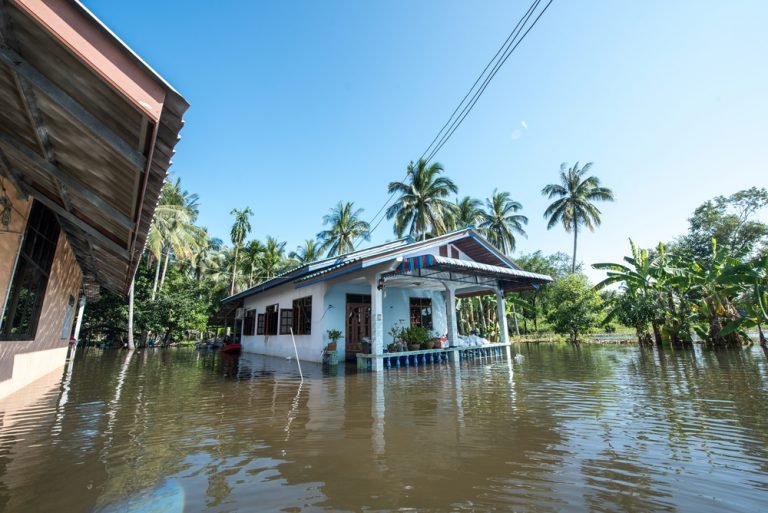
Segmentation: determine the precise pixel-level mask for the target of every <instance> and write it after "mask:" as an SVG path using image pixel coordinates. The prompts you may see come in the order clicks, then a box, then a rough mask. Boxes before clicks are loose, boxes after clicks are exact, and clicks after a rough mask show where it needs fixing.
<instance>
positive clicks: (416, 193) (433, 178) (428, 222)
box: [386, 160, 458, 239]
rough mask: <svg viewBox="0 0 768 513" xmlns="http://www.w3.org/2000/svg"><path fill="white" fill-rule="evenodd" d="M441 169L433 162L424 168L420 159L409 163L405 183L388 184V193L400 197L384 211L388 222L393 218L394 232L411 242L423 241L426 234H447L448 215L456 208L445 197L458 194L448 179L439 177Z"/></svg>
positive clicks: (441, 167)
mask: <svg viewBox="0 0 768 513" xmlns="http://www.w3.org/2000/svg"><path fill="white" fill-rule="evenodd" d="M442 173H443V166H442V165H440V164H439V163H437V162H435V163H434V164H432V165H427V162H426V161H424V160H419V161H418V162H417V163H416V164H415V165H414V163H413V162H411V163H410V164H408V171H407V176H406V179H405V181H404V182H390V184H389V187H388V188H387V192H389V193H390V194H399V195H400V197H399V198H398V199H397V200H396V201H395V202H394V203H393V204H392V205H391V206H390V207H389V208H387V211H386V215H387V219H392V218H394V219H395V233H396V234H397V236H398V237H402V236H403V235H405V234H406V233H407V234H408V236H410V237H411V238H413V239H425V238H426V237H427V235H428V234H431V235H433V236H434V235H440V234H442V233H445V232H446V231H447V228H446V223H445V219H446V217H447V215H446V214H447V213H453V212H454V210H455V205H454V204H453V203H451V202H450V201H448V200H447V199H446V198H447V197H448V196H449V195H450V194H451V193H453V194H456V193H457V192H458V187H456V184H455V183H453V181H452V180H451V179H450V178H447V177H445V176H440V175H441V174H442Z"/></svg>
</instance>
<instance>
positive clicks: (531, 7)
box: [419, 0, 540, 160]
mask: <svg viewBox="0 0 768 513" xmlns="http://www.w3.org/2000/svg"><path fill="white" fill-rule="evenodd" d="M539 1H540V0H534V2H533V3H532V4H531V6H530V7H528V10H527V11H526V13H525V14H524V15H523V17H522V18H520V19H519V20H518V22H517V25H515V28H513V29H512V32H510V33H509V35H508V36H507V39H506V40H504V43H502V45H501V46H500V47H499V49H498V50H497V51H496V54H495V55H494V56H493V58H492V59H491V60H490V61H488V64H486V65H485V68H484V69H483V71H482V72H481V73H480V75H478V76H477V80H475V83H474V84H472V87H470V88H469V91H467V94H465V95H464V98H462V99H461V101H460V102H459V104H458V105H457V106H456V108H455V109H454V110H453V112H452V113H451V115H450V117H449V118H448V121H446V122H445V124H444V125H443V126H442V128H440V131H439V132H437V135H435V138H434V139H432V142H431V143H429V146H427V149H426V150H424V153H422V154H421V157H419V160H421V159H423V158H424V156H425V155H426V154H427V153H429V150H430V149H431V148H432V146H433V145H434V144H435V142H436V141H437V140H438V138H439V137H440V135H441V134H442V133H443V131H444V130H445V128H446V127H447V126H448V125H449V124H450V123H451V120H453V118H454V116H455V115H456V113H457V112H458V111H459V109H460V108H461V106H462V105H464V102H466V101H467V98H469V95H470V94H472V91H474V89H475V87H476V86H477V84H478V82H480V79H482V78H483V75H485V72H486V71H488V68H490V67H491V64H493V62H494V61H495V60H496V58H497V57H498V56H499V54H500V53H502V51H505V47H507V46H508V45H509V42H510V40H511V39H512V38H513V36H514V35H515V33H516V32H518V29H519V27H520V24H521V23H523V20H524V19H525V18H526V16H529V14H530V13H531V11H532V10H533V9H535V8H536V6H537V5H538V4H539Z"/></svg>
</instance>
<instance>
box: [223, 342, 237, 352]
mask: <svg viewBox="0 0 768 513" xmlns="http://www.w3.org/2000/svg"><path fill="white" fill-rule="evenodd" d="M240 349H242V346H240V344H238V343H237V342H233V343H231V344H224V345H223V346H221V352H222V353H239V352H240Z"/></svg>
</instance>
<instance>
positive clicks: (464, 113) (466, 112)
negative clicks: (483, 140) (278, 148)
mask: <svg viewBox="0 0 768 513" xmlns="http://www.w3.org/2000/svg"><path fill="white" fill-rule="evenodd" d="M539 1H540V0H536V2H535V3H536V4H538V2H539ZM553 1H554V0H549V2H547V5H545V6H544V9H542V10H541V12H540V13H539V15H538V16H537V17H536V19H535V20H533V23H532V24H531V26H530V27H528V29H527V30H526V31H525V32H524V33H523V35H522V37H520V39H518V41H517V42H516V43H515V44H514V46H512V47H511V48H510V49H509V51H508V52H506V53H505V55H504V56H503V58H502V59H501V60H500V61H499V62H497V63H496V66H495V67H494V69H493V71H492V72H491V74H490V75H489V76H488V77H487V78H486V79H485V81H484V82H483V85H482V86H481V88H480V89H479V90H478V92H477V93H476V94H475V95H474V97H473V99H472V100H471V103H469V104H468V105H467V106H465V107H464V109H463V110H462V114H460V118H458V119H457V120H456V121H454V122H453V124H452V125H451V127H452V128H451V129H450V131H449V132H447V133H446V135H444V136H443V138H442V139H441V141H440V143H438V146H436V147H435V148H434V149H433V150H432V152H431V153H430V154H429V157H427V162H429V161H431V160H432V159H433V158H434V157H435V155H436V154H437V152H439V151H440V149H441V148H442V147H443V146H444V145H445V143H446V142H448V139H450V138H451V136H452V135H453V133H454V132H455V131H456V129H457V128H459V126H460V125H461V123H462V122H463V121H464V119H466V117H467V116H468V115H469V113H470V112H471V111H472V108H473V107H474V106H475V104H476V103H477V101H478V100H479V99H480V96H481V95H482V94H483V92H484V91H485V89H486V88H487V87H488V84H490V82H491V80H493V77H495V76H496V74H497V73H498V72H499V70H500V69H501V67H502V66H503V65H504V63H505V62H507V59H509V57H510V56H511V55H512V53H513V52H514V51H515V49H516V48H517V47H518V46H519V45H520V43H522V42H523V39H525V36H527V35H528V33H529V32H530V31H531V29H533V27H534V26H536V23H538V21H539V19H540V18H541V17H542V15H543V14H544V13H545V12H546V10H547V8H548V7H549V6H550V5H551V4H552V2H553ZM531 14H533V13H532V12H529V13H526V16H527V18H526V23H527V22H528V20H529V19H530V17H531Z"/></svg>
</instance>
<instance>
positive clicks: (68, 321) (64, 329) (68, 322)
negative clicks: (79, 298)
mask: <svg viewBox="0 0 768 513" xmlns="http://www.w3.org/2000/svg"><path fill="white" fill-rule="evenodd" d="M74 311H75V298H74V297H73V296H69V303H67V315H65V316H64V324H63V325H62V326H61V336H60V337H59V338H60V339H62V340H64V339H68V338H69V333H70V332H71V331H72V313H73V312H74Z"/></svg>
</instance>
